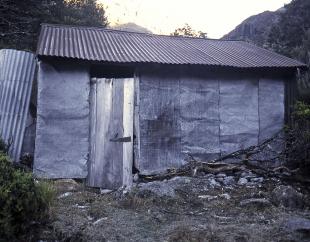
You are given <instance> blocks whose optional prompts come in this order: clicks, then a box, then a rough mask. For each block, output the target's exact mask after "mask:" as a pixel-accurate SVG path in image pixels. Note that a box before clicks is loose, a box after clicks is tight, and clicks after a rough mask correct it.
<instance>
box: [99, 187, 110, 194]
mask: <svg viewBox="0 0 310 242" xmlns="http://www.w3.org/2000/svg"><path fill="white" fill-rule="evenodd" d="M111 192H113V191H112V190H110V189H102V188H100V194H108V193H111Z"/></svg>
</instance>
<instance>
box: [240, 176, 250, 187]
mask: <svg viewBox="0 0 310 242" xmlns="http://www.w3.org/2000/svg"><path fill="white" fill-rule="evenodd" d="M247 183H248V179H246V178H244V177H241V178H240V179H239V181H238V185H241V186H243V185H245V184H247Z"/></svg>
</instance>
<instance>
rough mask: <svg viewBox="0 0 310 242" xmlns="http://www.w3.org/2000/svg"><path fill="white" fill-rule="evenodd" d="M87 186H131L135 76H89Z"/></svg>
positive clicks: (108, 187)
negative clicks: (117, 77)
mask: <svg viewBox="0 0 310 242" xmlns="http://www.w3.org/2000/svg"><path fill="white" fill-rule="evenodd" d="M90 90H91V91H90V110H91V111H90V112H91V113H90V160H89V172H88V185H89V186H92V187H101V188H107V189H116V188H119V187H121V186H130V185H131V183H132V162H133V107H134V79H133V78H123V79H105V78H101V79H92V81H91V89H90Z"/></svg>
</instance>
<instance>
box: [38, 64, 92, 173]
mask: <svg viewBox="0 0 310 242" xmlns="http://www.w3.org/2000/svg"><path fill="white" fill-rule="evenodd" d="M89 83H90V77H89V68H88V66H86V65H82V64H80V65H74V64H72V63H63V62H56V63H47V62H40V63H39V73H38V100H37V130H36V147H35V157H34V173H35V174H36V175H37V176H39V177H45V178H85V177H86V176H87V161H88V153H89V126H90V124H89V89H90V84H89Z"/></svg>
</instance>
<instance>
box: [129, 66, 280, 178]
mask: <svg viewBox="0 0 310 242" xmlns="http://www.w3.org/2000/svg"><path fill="white" fill-rule="evenodd" d="M214 76H215V75H213V77H211V75H208V73H205V74H196V73H195V72H191V71H188V72H186V73H182V75H181V74H179V72H178V70H177V69H175V70H171V69H167V70H149V71H140V75H139V85H138V88H139V90H138V93H139V97H138V98H139V100H138V102H139V104H140V105H139V111H138V112H139V113H138V114H136V115H135V116H136V119H138V121H137V120H136V121H135V123H136V126H138V125H139V128H140V129H139V133H138V135H139V137H138V141H139V142H140V143H139V145H138V147H139V156H137V157H136V159H135V164H136V166H137V168H138V169H139V170H140V172H141V173H144V174H150V173H155V172H160V171H164V170H165V169H167V168H173V167H177V166H180V165H182V164H184V162H185V160H186V159H187V158H188V155H192V156H194V157H195V158H196V159H202V160H208V159H213V158H215V157H218V156H219V155H221V154H226V153H230V152H233V151H236V150H239V149H243V148H246V147H249V146H252V145H257V144H258V142H259V141H263V140H265V139H266V138H268V137H271V136H272V135H273V134H275V133H277V132H278V131H279V130H281V128H282V127H283V124H284V81H281V80H277V79H263V78H258V77H257V76H254V75H253V76H248V77H244V75H242V77H240V78H236V77H228V76H225V75H222V76H218V77H214ZM136 112H137V110H136ZM137 123H138V124H137Z"/></svg>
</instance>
